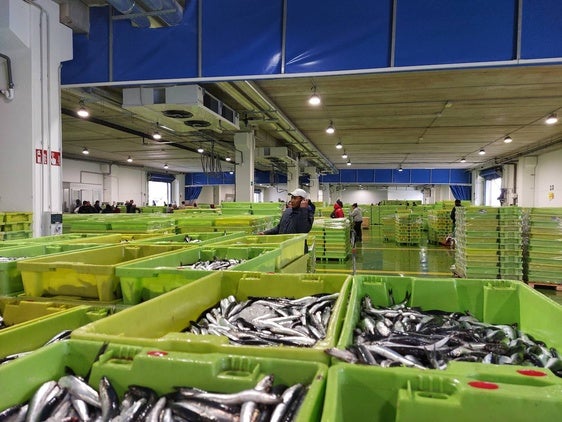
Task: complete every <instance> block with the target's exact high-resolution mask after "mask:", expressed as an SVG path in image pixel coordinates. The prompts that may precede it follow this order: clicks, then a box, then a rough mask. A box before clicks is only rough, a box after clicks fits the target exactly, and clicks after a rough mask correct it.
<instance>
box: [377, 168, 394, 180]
mask: <svg viewBox="0 0 562 422" xmlns="http://www.w3.org/2000/svg"><path fill="white" fill-rule="evenodd" d="M375 182H376V183H392V170H389V169H381V170H379V169H376V170H375Z"/></svg>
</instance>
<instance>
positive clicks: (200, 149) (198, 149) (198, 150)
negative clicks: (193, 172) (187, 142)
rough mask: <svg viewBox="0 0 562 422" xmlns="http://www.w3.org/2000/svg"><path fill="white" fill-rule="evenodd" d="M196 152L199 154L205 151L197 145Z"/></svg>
mask: <svg viewBox="0 0 562 422" xmlns="http://www.w3.org/2000/svg"><path fill="white" fill-rule="evenodd" d="M197 152H198V153H199V154H203V153H204V152H205V150H204V149H203V147H199V148H197Z"/></svg>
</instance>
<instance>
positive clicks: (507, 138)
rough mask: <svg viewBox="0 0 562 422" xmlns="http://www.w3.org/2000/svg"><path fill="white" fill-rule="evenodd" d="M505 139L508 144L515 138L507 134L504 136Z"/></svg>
mask: <svg viewBox="0 0 562 422" xmlns="http://www.w3.org/2000/svg"><path fill="white" fill-rule="evenodd" d="M503 141H504V143H506V144H510V143H512V142H513V139H511V136H506V137H505V138H503Z"/></svg>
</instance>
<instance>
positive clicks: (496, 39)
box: [396, 0, 544, 66]
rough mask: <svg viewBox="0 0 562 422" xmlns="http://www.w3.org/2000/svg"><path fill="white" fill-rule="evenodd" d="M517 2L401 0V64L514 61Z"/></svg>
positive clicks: (398, 59)
mask: <svg viewBox="0 0 562 422" xmlns="http://www.w3.org/2000/svg"><path fill="white" fill-rule="evenodd" d="M516 3H517V2H516V0H493V1H490V0H471V1H451V0H431V1H419V0H399V1H398V7H397V13H396V15H397V18H396V21H397V22H396V66H416V65H428V64H442V63H467V62H468V63H470V62H486V61H496V60H511V59H513V58H514V57H515V45H516V24H517V16H516ZM525 3H527V2H525ZM543 13H544V12H543Z"/></svg>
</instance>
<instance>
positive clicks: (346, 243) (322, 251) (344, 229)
mask: <svg viewBox="0 0 562 422" xmlns="http://www.w3.org/2000/svg"><path fill="white" fill-rule="evenodd" d="M310 233H311V234H313V235H314V236H315V250H316V252H315V254H316V259H339V260H340V261H345V260H346V259H348V258H349V256H350V254H351V241H350V240H351V224H350V222H349V220H348V219H347V218H324V219H317V220H315V221H314V225H313V228H312V230H311V232H310Z"/></svg>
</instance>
